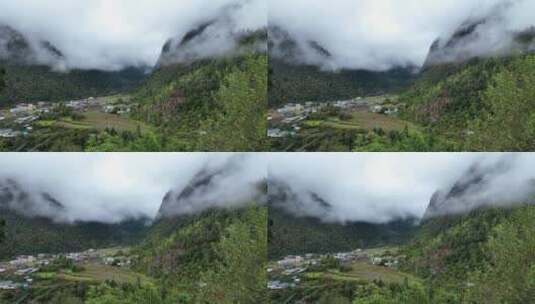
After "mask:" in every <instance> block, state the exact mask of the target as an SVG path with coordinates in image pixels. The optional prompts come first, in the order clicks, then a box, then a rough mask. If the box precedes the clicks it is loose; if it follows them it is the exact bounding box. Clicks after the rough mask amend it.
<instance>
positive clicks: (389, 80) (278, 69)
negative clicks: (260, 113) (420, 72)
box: [268, 56, 414, 107]
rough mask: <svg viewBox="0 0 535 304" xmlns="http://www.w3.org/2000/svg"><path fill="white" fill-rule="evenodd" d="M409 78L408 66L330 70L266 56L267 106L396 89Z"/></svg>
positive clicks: (410, 73)
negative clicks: (374, 70) (371, 69)
mask: <svg viewBox="0 0 535 304" xmlns="http://www.w3.org/2000/svg"><path fill="white" fill-rule="evenodd" d="M413 78H414V74H413V73H412V72H411V71H410V70H409V69H394V70H391V71H387V72H371V71H365V70H342V71H338V72H333V71H324V70H321V69H320V68H318V67H316V66H308V65H297V64H291V63H287V62H285V61H284V60H281V59H278V58H276V57H273V56H270V60H269V90H268V100H269V106H270V107H275V106H278V105H281V104H285V103H288V102H305V101H333V100H344V99H351V98H355V97H356V96H367V95H380V94H385V93H386V92H396V91H398V90H400V89H402V88H404V87H406V86H407V85H408V84H410V83H411V81H412V80H413Z"/></svg>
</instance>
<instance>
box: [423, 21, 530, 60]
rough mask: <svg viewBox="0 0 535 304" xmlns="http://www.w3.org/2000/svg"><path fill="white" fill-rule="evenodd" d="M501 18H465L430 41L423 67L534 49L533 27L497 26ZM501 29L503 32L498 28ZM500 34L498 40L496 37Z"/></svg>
mask: <svg viewBox="0 0 535 304" xmlns="http://www.w3.org/2000/svg"><path fill="white" fill-rule="evenodd" d="M500 21H501V18H500V17H499V16H495V15H494V16H493V15H491V16H489V17H486V18H481V19H478V20H467V21H465V22H464V23H463V24H461V25H460V26H459V28H458V29H457V30H456V31H455V32H454V33H453V34H451V36H449V37H445V38H439V39H437V40H435V42H434V43H433V44H432V46H431V48H430V50H429V54H428V56H427V59H426V61H425V64H424V67H423V69H424V70H425V69H426V68H429V67H432V66H434V65H440V64H444V63H463V62H466V61H467V60H469V59H472V58H475V57H482V58H485V57H493V56H509V55H514V54H525V53H531V52H534V51H535V27H527V28H525V29H523V30H519V31H505V30H502V29H500V28H501V26H500V23H499V22H500ZM501 31H503V32H501ZM496 36H497V37H499V40H496V39H497V38H496Z"/></svg>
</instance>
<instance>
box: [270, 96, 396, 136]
mask: <svg viewBox="0 0 535 304" xmlns="http://www.w3.org/2000/svg"><path fill="white" fill-rule="evenodd" d="M326 107H333V108H337V109H341V110H346V111H369V112H373V113H380V114H385V115H392V116H394V115H397V114H398V112H399V109H398V107H397V106H396V105H393V104H382V101H381V102H379V103H378V102H377V101H371V99H368V98H362V97H357V98H353V99H349V100H337V101H326V102H313V101H308V102H305V103H288V104H285V105H284V106H282V107H280V108H278V109H273V110H270V111H269V112H268V123H269V126H270V127H269V129H268V137H271V138H282V137H291V136H294V135H295V134H296V133H297V132H299V130H300V129H301V127H300V125H299V123H300V122H302V121H303V120H305V119H307V118H308V117H309V115H310V114H312V113H317V112H319V111H321V110H322V109H324V108H326Z"/></svg>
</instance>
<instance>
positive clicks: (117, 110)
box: [0, 97, 131, 138]
mask: <svg viewBox="0 0 535 304" xmlns="http://www.w3.org/2000/svg"><path fill="white" fill-rule="evenodd" d="M60 104H63V105H64V106H65V107H67V108H69V109H72V110H73V111H74V112H78V113H83V112H85V111H87V110H89V109H95V110H99V111H102V112H104V113H113V114H118V115H127V114H129V113H130V111H131V105H129V104H112V102H111V101H109V100H106V99H104V98H94V97H89V98H86V99H80V100H70V101H65V102H63V103H52V102H45V101H39V102H35V103H27V102H20V103H17V104H16V105H15V106H13V107H12V108H9V109H5V110H0V138H13V137H18V136H23V135H27V134H28V133H29V132H31V131H33V127H32V123H33V122H35V121H37V120H39V119H40V118H41V117H42V116H43V115H44V114H47V113H51V112H53V111H54V109H55V107H57V106H58V105H60Z"/></svg>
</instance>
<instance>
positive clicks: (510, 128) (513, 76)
mask: <svg viewBox="0 0 535 304" xmlns="http://www.w3.org/2000/svg"><path fill="white" fill-rule="evenodd" d="M482 96H483V101H484V107H485V109H486V110H485V112H484V113H483V115H482V117H481V118H480V119H478V120H476V121H475V122H474V123H473V125H472V129H473V130H474V135H473V136H471V137H469V139H470V146H471V148H472V149H475V150H485V151H488V150H493V151H494V150H498V151H530V150H533V149H534V148H535V56H528V57H521V58H518V59H515V60H514V62H513V63H512V64H511V66H510V67H508V68H506V69H505V70H503V71H502V72H500V73H498V74H497V75H496V76H495V78H494V84H493V85H492V86H490V87H489V88H488V89H487V90H486V91H484V92H483V95H482Z"/></svg>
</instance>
